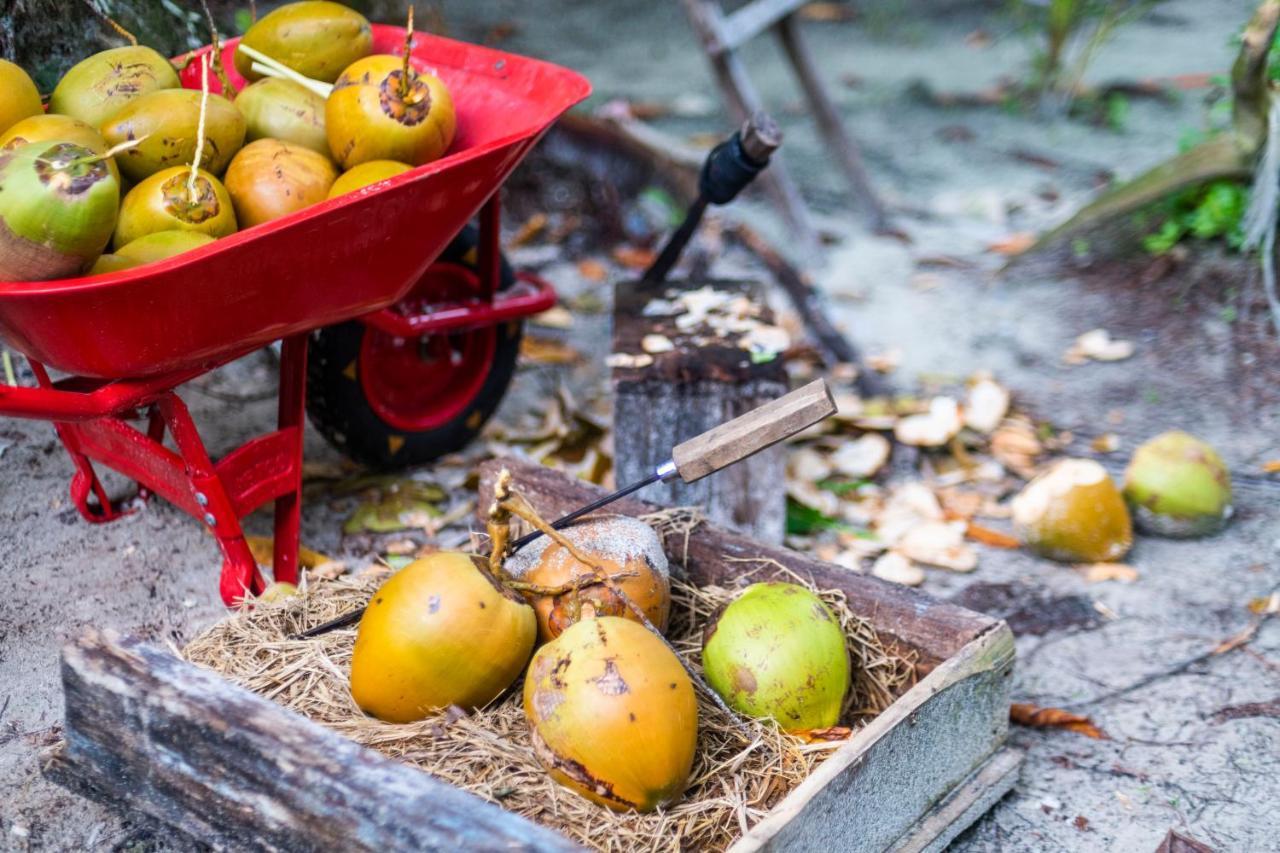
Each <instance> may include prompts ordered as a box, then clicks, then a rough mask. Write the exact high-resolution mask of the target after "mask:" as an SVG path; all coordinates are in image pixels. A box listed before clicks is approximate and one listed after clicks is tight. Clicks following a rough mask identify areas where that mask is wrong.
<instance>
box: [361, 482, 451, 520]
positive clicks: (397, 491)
mask: <svg viewBox="0 0 1280 853" xmlns="http://www.w3.org/2000/svg"><path fill="white" fill-rule="evenodd" d="M367 491H368V492H369V497H367V498H366V500H365V501H364V502H363V503H361V504H360V505H359V506H357V507H356V508H355V510H354V511H353V512H352V513H351V516H350V517H349V518H348V519H347V521H346V523H345V524H343V525H342V532H343V533H346V534H355V533H392V532H395V531H397V530H408V529H410V528H423V527H426V526H427V525H428V524H430V522H431V519H433V518H436V517H438V516H439V515H440V514H441V509H440V506H439V505H440V504H441V503H442V502H443V501H444V500H445V493H444V490H443V489H441V488H440V487H439V486H437V485H436V484H434V483H425V482H422V481H421V480H414V479H410V478H407V477H383V478H379V482H378V483H377V485H375V486H373V487H371V488H370V489H368V490H367Z"/></svg>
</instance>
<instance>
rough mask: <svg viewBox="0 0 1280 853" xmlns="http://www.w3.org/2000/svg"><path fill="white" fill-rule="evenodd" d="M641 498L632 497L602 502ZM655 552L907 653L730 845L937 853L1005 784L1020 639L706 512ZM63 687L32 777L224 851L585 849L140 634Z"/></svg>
mask: <svg viewBox="0 0 1280 853" xmlns="http://www.w3.org/2000/svg"><path fill="white" fill-rule="evenodd" d="M505 464H507V467H510V468H511V470H512V471H513V473H514V474H515V477H516V481H517V482H518V483H519V484H520V486H521V489H522V490H523V491H524V492H525V493H526V494H527V495H528V496H529V497H530V499H531V500H533V502H534V503H535V504H536V505H537V506H538V507H539V508H540V509H541V510H543V511H544V512H547V513H550V514H552V515H555V514H559V513H560V512H562V511H565V510H567V509H569V508H571V507H574V506H579V505H581V504H583V503H585V502H586V501H588V500H591V499H592V498H594V497H597V496H599V494H600V490H598V489H596V488H594V487H592V486H589V485H586V484H583V483H581V482H580V481H577V480H573V479H571V478H569V477H566V476H564V475H562V474H559V473H556V472H553V471H550V470H548V469H545V468H540V467H538V466H533V465H526V464H523V463H515V462H509V463H505ZM498 469H499V465H498V463H492V462H491V463H486V466H485V467H484V469H483V471H482V485H481V493H482V494H492V491H491V489H492V484H493V479H494V477H495V476H496V474H497V471H498ZM653 509H655V507H652V506H651V505H648V504H645V503H643V502H640V501H636V500H630V499H628V500H623V501H619V502H618V503H616V504H613V505H612V506H611V507H610V511H611V512H613V511H616V512H621V513H625V514H628V515H639V514H642V513H645V512H648V511H652V510H653ZM665 547H666V550H667V552H668V554H669V555H670V556H671V558H672V560H673V563H674V564H683V565H684V567H685V571H686V572H687V576H688V578H689V580H691V581H693V582H694V583H697V584H702V585H706V584H713V583H714V584H720V585H727V586H736V585H739V584H743V583H746V582H748V581H747V580H745V579H744V578H743V577H742V573H743V568H742V566H743V564H742V563H741V562H735V561H734V559H733V558H747V559H760V560H762V561H765V562H768V561H770V560H776V561H777V562H778V564H779V565H780V566H782V567H784V568H785V569H786V570H789V571H791V572H794V573H796V574H798V575H800V576H801V577H805V578H809V579H811V580H812V581H813V582H814V583H816V584H817V585H818V586H820V587H824V588H829V587H838V588H840V589H843V590H844V591H845V593H846V594H847V595H848V598H849V602H850V604H851V605H852V606H853V608H854V609H855V610H856V611H857V612H859V613H861V614H863V615H865V616H866V618H868V619H869V620H871V622H872V624H873V626H874V627H875V629H876V631H877V632H878V633H879V634H880V636H881V638H882V639H883V640H885V641H886V642H887V643H889V644H891V645H892V646H894V647H895V648H896V649H897V650H898V651H900V652H913V653H914V654H915V657H916V661H917V663H916V666H917V675H918V677H919V680H918V682H917V683H916V684H915V685H914V686H913V687H912V688H911V689H909V690H908V691H907V692H906V693H904V694H903V695H902V696H900V697H898V699H897V700H896V701H894V702H893V704H892V705H890V706H889V708H888V709H886V710H885V711H884V712H883V713H881V714H880V715H879V716H878V717H876V718H875V719H874V720H873V721H872V722H871V723H870V724H869V725H867V726H866V727H865V728H862V729H860V730H859V731H857V732H855V733H854V735H853V736H852V737H851V738H850V739H849V740H848V741H847V742H846V743H845V744H843V745H842V746H841V747H840V748H839V749H838V750H836V751H835V752H834V753H833V754H832V755H831V756H830V757H828V758H827V759H826V761H824V762H823V763H822V764H821V765H819V766H818V767H817V769H816V770H815V771H814V772H813V774H812V775H810V777H809V778H808V779H807V780H805V781H804V782H802V783H801V784H800V785H799V786H798V787H797V788H795V789H794V790H793V791H791V793H790V794H788V795H787V796H786V797H785V798H784V799H783V800H782V801H781V802H780V803H779V804H778V805H777V806H775V807H774V808H773V810H772V811H771V812H770V813H769V814H768V815H767V816H765V817H764V818H763V819H762V820H761V821H760V822H759V823H757V824H756V825H755V826H754V827H752V828H751V829H750V831H748V832H747V833H746V834H745V835H743V836H742V837H741V838H740V839H739V840H738V841H737V842H736V844H735V845H734V846H733V847H732V848H731V849H732V850H733V851H736V853H744V852H745V851H754V850H762V849H767V850H785V851H788V853H791V851H820V853H827V851H830V850H833V849H834V850H840V851H850V853H852V851H882V850H895V851H908V850H910V851H920V850H940V849H942V848H943V847H945V846H946V844H947V843H948V842H949V841H950V840H951V839H952V838H954V837H955V836H956V835H957V834H958V833H959V832H960V831H962V830H963V829H964V828H965V827H967V826H968V825H969V824H971V823H972V822H973V821H974V820H976V819H977V818H978V817H979V816H980V815H981V814H982V813H983V812H984V811H986V809H987V808H989V807H990V806H991V805H992V804H993V803H994V802H995V801H996V800H998V799H999V798H1000V797H1001V796H1003V795H1004V793H1005V792H1006V791H1007V790H1008V789H1009V787H1010V786H1011V785H1012V784H1013V782H1014V779H1015V778H1016V776H1017V771H1018V767H1019V764H1020V762H1021V754H1020V753H1018V752H1017V751H1016V750H1013V749H1010V748H1008V747H1006V746H1005V745H1004V741H1005V738H1006V735H1007V731H1008V710H1009V693H1010V689H1011V681H1012V679H1011V673H1012V670H1013V665H1014V644H1013V635H1012V634H1011V633H1010V631H1009V629H1008V627H1007V626H1006V625H1005V624H1004V623H1003V622H1001V621H999V620H996V619H992V618H989V617H987V616H983V615H981V614H978V613H973V612H971V611H968V610H965V609H964V608H961V607H958V606H955V605H952V604H947V603H943V602H938V601H935V600H933V599H931V598H929V597H928V596H926V595H923V594H921V593H918V592H916V591H915V590H911V589H907V588H904V587H899V586H895V585H893V584H889V583H886V582H884V581H881V580H879V579H877V578H873V577H868V576H865V575H860V574H856V573H853V572H850V571H848V570H846V569H842V568H840V567H837V566H833V565H831V564H827V563H822V562H820V561H817V560H813V559H810V558H808V557H805V556H803V555H801V554H798V553H796V552H794V551H789V550H786V549H782V548H774V547H770V546H767V545H763V544H760V543H759V542H756V541H754V540H751V539H749V538H747V537H745V536H741V535H738V534H733V533H728V532H726V531H722V530H718V529H716V528H714V527H711V526H709V525H704V526H701V527H699V528H698V529H696V530H695V531H693V533H692V534H691V535H690V536H689V537H688V539H687V540H686V539H685V537H684V536H682V535H679V534H673V535H670V536H669V537H668V538H667V541H666V543H665ZM768 574H769V570H767V569H761V570H760V571H757V572H756V573H754V574H753V576H752V578H751V580H764V579H767V576H768ZM63 687H64V691H65V694H66V723H65V728H64V731H65V735H66V741H65V743H64V744H63V745H62V746H61V747H59V749H58V751H57V752H56V753H55V755H54V757H53V760H52V761H51V762H50V763H49V764H48V766H47V770H46V772H48V773H49V774H50V775H51V776H52V777H53V778H54V779H55V780H56V781H58V782H60V783H62V784H64V785H67V786H68V787H71V788H72V789H73V790H77V791H79V792H81V793H85V794H88V795H90V796H93V797H95V798H97V799H101V800H104V801H106V802H108V803H111V804H114V805H117V806H121V805H123V806H125V807H127V808H129V809H130V810H132V811H133V812H134V813H135V814H136V813H137V812H142V813H145V814H147V815H149V816H151V817H152V818H155V819H157V820H159V821H162V822H164V823H166V824H168V825H169V826H171V827H173V828H175V829H177V830H179V831H181V832H184V833H187V834H189V835H192V836H194V837H197V838H199V839H201V840H202V841H204V842H206V843H211V844H213V845H214V846H216V847H219V848H225V849H233V850H353V851H355V850H367V851H378V853H389V851H399V850H405V851H410V850H498V849H504V850H505V849H523V850H540V851H566V850H577V849H579V848H577V847H576V846H575V845H574V844H573V843H572V842H570V841H569V840H568V839H566V838H564V837H562V836H560V835H559V834H557V833H555V832H553V831H551V830H549V829H547V828H545V827H542V826H538V825H536V824H533V823H531V822H529V821H527V820H524V819H523V818H520V817H518V816H516V815H514V814H511V813H509V812H506V811H504V810H503V809H501V808H500V807H498V806H496V805H494V804H492V803H488V802H485V801H483V800H481V799H480V798H478V797H475V796H473V795H471V794H468V793H464V792H462V791H460V790H458V789H456V788H453V787H452V786H450V785H448V784H447V783H445V782H442V781H439V780H436V779H434V778H432V777H431V776H430V775H428V774H427V773H424V772H422V771H420V770H418V769H416V768H414V767H411V766H408V765H405V764H401V763H399V762H397V761H393V760H391V759H388V758H386V757H384V756H382V755H380V754H378V753H376V752H373V751H371V750H368V749H365V748H363V747H360V746H358V745H357V744H355V743H354V742H352V741H350V740H347V739H345V738H343V737H342V736H341V735H339V734H337V733H336V732H333V731H330V730H328V729H325V728H323V727H321V726H319V725H317V724H315V723H312V722H310V721H308V720H306V719H304V718H303V717H301V716H299V715H297V714H294V713H293V712H291V711H287V710H285V709H284V708H281V707H280V706H278V705H274V704H273V703H271V702H270V701H268V700H267V699H264V698H262V697H260V696H258V695H256V694H253V693H250V692H249V691H247V690H244V689H243V688H240V687H238V686H236V685H234V684H232V683H231V682H230V681H228V680H226V679H223V678H222V677H221V676H219V675H217V674H216V673H212V672H209V671H208V670H204V669H200V668H198V667H195V666H192V665H190V664H187V663H184V662H182V661H180V660H178V659H177V658H175V657H173V656H172V655H170V654H168V653H166V652H163V651H161V650H158V649H154V648H149V647H147V646H146V645H144V644H142V643H140V642H138V641H134V640H121V639H120V638H118V637H112V636H109V635H106V634H103V633H100V632H93V633H91V634H88V635H85V636H84V637H82V638H81V639H80V640H79V641H77V642H76V643H75V644H73V645H71V646H69V647H68V648H67V650H66V652H65V654H64V658H63ZM654 841H655V846H656V847H662V846H664V845H663V842H664V839H660V838H659V839H655V840H654Z"/></svg>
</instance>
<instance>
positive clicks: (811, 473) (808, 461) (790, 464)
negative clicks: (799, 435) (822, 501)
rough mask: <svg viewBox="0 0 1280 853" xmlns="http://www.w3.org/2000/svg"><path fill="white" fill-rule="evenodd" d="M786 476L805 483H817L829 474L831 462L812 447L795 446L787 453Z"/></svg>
mask: <svg viewBox="0 0 1280 853" xmlns="http://www.w3.org/2000/svg"><path fill="white" fill-rule="evenodd" d="M787 476H789V477H791V478H792V479H795V480H800V481H801V482H805V483H817V482H819V481H821V480H825V479H827V478H828V477H830V476H831V463H830V462H829V461H827V458H826V457H825V456H823V455H822V454H821V453H819V452H818V451H816V450H813V449H812V448H809V447H801V448H797V449H796V450H793V451H792V452H791V453H790V454H788V455H787Z"/></svg>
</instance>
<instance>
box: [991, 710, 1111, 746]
mask: <svg viewBox="0 0 1280 853" xmlns="http://www.w3.org/2000/svg"><path fill="white" fill-rule="evenodd" d="M1009 719H1010V720H1011V721H1012V722H1014V723H1016V724H1017V725H1019V726H1029V727H1030V728H1034V729H1045V728H1050V729H1064V730H1065V731H1069V732H1075V733H1076V734H1081V735H1084V736H1085V737H1091V738H1094V739H1096V740H1110V738H1109V737H1107V733H1106V732H1104V731H1103V730H1102V729H1100V728H1098V727H1097V726H1096V725H1094V722H1093V720H1091V719H1089V718H1088V717H1085V716H1081V715H1080V714H1073V713H1071V712H1070V711H1064V710H1062V709H1061V708H1041V707H1039V706H1037V705H1032V704H1030V703H1026V702H1014V703H1013V704H1012V705H1010V706H1009Z"/></svg>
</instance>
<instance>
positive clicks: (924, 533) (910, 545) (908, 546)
mask: <svg viewBox="0 0 1280 853" xmlns="http://www.w3.org/2000/svg"><path fill="white" fill-rule="evenodd" d="M964 530H965V524H964V522H963V521H926V522H923V523H922V524H918V525H916V526H915V527H913V528H911V529H910V530H908V531H907V532H906V533H905V534H903V536H902V538H901V539H899V540H898V544H897V545H896V546H895V550H897V551H898V552H899V553H901V554H902V555H903V556H905V557H907V558H908V559H911V560H914V561H915V562H917V563H924V564H925V565H928V566H937V567H938V568H940V569H950V570H951V571H953V572H971V571H973V570H974V569H976V568H977V567H978V552H977V551H975V550H974V549H973V548H972V547H970V545H969V544H968V543H967V542H965V541H964Z"/></svg>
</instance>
